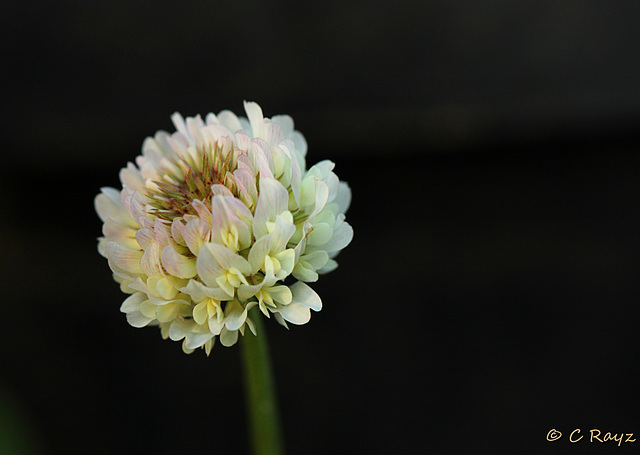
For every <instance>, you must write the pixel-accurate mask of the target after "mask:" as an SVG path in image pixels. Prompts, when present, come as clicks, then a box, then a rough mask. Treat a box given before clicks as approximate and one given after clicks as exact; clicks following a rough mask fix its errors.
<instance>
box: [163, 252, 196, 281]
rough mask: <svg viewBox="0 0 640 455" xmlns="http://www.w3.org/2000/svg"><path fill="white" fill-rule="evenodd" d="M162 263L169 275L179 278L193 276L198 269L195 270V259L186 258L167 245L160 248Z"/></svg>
mask: <svg viewBox="0 0 640 455" xmlns="http://www.w3.org/2000/svg"><path fill="white" fill-rule="evenodd" d="M161 259H162V265H163V266H164V268H165V269H166V270H167V272H169V273H170V274H171V275H174V276H177V277H179V278H193V277H194V276H196V274H197V273H198V271H197V270H196V260H195V259H193V258H188V257H186V256H183V255H181V254H178V252H177V251H176V250H175V249H174V248H173V246H171V245H168V246H166V247H165V248H164V249H163V250H162V255H161Z"/></svg>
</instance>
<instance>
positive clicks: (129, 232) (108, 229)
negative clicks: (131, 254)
mask: <svg viewBox="0 0 640 455" xmlns="http://www.w3.org/2000/svg"><path fill="white" fill-rule="evenodd" d="M102 233H103V234H104V236H105V237H106V238H107V240H108V241H111V242H116V243H119V244H120V245H122V246H125V247H127V248H131V249H139V248H140V245H138V242H137V241H136V230H135V229H133V228H131V227H129V226H123V225H121V224H118V223H116V222H115V221H113V220H111V219H108V220H107V221H105V222H104V225H103V226H102Z"/></svg>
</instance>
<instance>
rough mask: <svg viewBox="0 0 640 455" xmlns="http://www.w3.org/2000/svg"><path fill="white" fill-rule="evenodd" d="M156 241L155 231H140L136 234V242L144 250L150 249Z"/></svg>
mask: <svg viewBox="0 0 640 455" xmlns="http://www.w3.org/2000/svg"><path fill="white" fill-rule="evenodd" d="M155 240H156V239H155V235H154V233H153V229H138V231H137V232H136V241H137V242H138V245H140V248H142V249H143V250H144V249H147V248H149V245H151V244H152V243H154V242H155Z"/></svg>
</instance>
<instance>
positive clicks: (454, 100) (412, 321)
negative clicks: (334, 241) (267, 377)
mask: <svg viewBox="0 0 640 455" xmlns="http://www.w3.org/2000/svg"><path fill="white" fill-rule="evenodd" d="M639 20H640V4H639V3H638V2H633V1H628V2H608V1H604V0H600V1H568V0H555V1H552V0H550V1H540V2H510V1H506V0H503V1H500V0H496V1H490V2H473V1H468V0H456V1H444V0H442V1H430V2H403V1H397V2H390V3H387V2H362V1H355V2H349V3H348V4H347V5H345V4H344V3H343V2H331V1H329V2H322V3H317V4H316V3H300V2H293V1H275V2H266V1H263V2H260V1H258V0H246V1H234V2H225V3H221V2H207V1H199V2H179V3H178V2H153V3H152V2H144V1H140V0H137V1H127V2H125V1H112V2H108V3H107V2H69V1H61V2H46V3H45V2H40V3H38V2H24V3H21V4H20V6H12V7H10V8H8V9H7V10H6V11H5V13H3V15H2V18H1V19H0V21H1V22H0V30H2V31H1V33H2V37H3V52H4V54H5V55H4V56H3V73H4V74H5V76H8V82H5V84H4V90H3V95H2V97H3V105H4V109H3V111H4V114H5V119H4V121H3V126H4V128H5V129H6V132H5V134H4V135H3V139H4V141H3V142H4V143H3V146H2V147H3V158H2V162H3V164H2V167H1V171H0V206H1V207H2V222H1V223H0V233H1V234H2V239H3V251H2V253H1V254H0V272H1V274H0V276H1V277H2V278H1V280H2V293H3V295H2V305H1V307H2V308H3V309H4V311H3V318H2V319H3V323H2V327H3V332H2V335H3V336H2V341H1V343H2V344H1V345H0V349H1V350H0V352H1V353H2V359H1V360H2V367H1V372H0V403H2V406H1V407H0V411H1V415H0V419H2V420H1V421H0V424H1V425H0V428H2V432H1V433H0V441H4V442H1V443H2V444H4V446H2V447H4V449H3V450H6V451H8V453H40V454H53V455H55V454H76V453H77V454H86V453H90V454H113V453H118V452H119V453H154V454H170V453H248V445H247V442H246V436H245V435H246V433H245V412H244V402H243V390H242V376H241V368H240V362H239V349H238V346H235V347H233V348H224V347H222V346H220V345H218V346H216V347H215V348H214V351H213V353H212V355H211V357H209V358H207V357H206V356H205V355H204V353H203V352H201V351H198V352H196V353H194V354H192V355H190V356H187V355H185V354H183V353H182V351H181V348H180V344H179V343H173V342H170V341H163V340H161V338H160V335H159V333H158V331H157V330H156V329H153V328H147V329H143V330H136V329H134V328H132V327H130V326H129V325H128V324H127V323H126V320H125V317H124V315H123V314H121V313H120V312H119V306H120V303H121V302H122V300H123V299H124V297H125V296H124V295H123V294H121V292H120V290H119V288H118V286H117V285H116V284H115V283H113V281H112V279H111V273H110V271H109V269H108V266H107V264H106V261H105V260H104V259H103V258H102V257H100V256H99V255H98V253H97V251H96V237H98V236H99V235H100V229H101V224H100V221H99V219H98V217H97V216H96V215H95V213H94V210H93V198H94V196H95V194H97V193H98V191H99V188H100V187H102V186H113V187H117V188H120V187H119V181H118V171H119V169H120V168H121V167H123V166H124V165H125V164H126V162H127V161H130V160H133V158H134V157H135V156H136V155H137V154H138V153H139V152H140V146H141V144H142V141H143V139H144V137H146V136H150V135H153V134H154V133H155V131H156V130H158V129H166V130H170V129H171V128H172V126H171V123H170V120H169V117H170V115H171V114H172V113H173V112H174V111H179V112H181V113H182V114H183V115H185V116H186V115H195V114H198V113H200V114H206V113H207V112H210V111H213V112H218V111H220V110H223V109H231V110H233V111H235V112H236V113H238V114H240V113H242V101H243V100H245V99H246V100H253V101H257V102H258V103H260V105H261V106H262V108H263V110H264V113H265V115H267V116H272V115H276V114H281V113H286V114H289V115H291V116H292V117H293V118H294V120H295V121H296V127H297V128H298V129H299V130H300V131H301V132H302V133H303V134H304V135H305V137H306V138H307V141H308V143H309V153H308V162H309V164H312V163H315V162H317V161H320V160H322V159H331V160H333V161H334V162H335V163H336V165H337V166H336V172H337V174H338V176H339V177H340V178H341V179H343V180H346V181H348V182H349V183H350V185H351V187H352V190H353V202H352V207H351V208H350V210H349V212H348V213H347V220H348V221H349V222H350V224H352V226H353V227H354V230H355V237H354V240H353V242H352V244H351V245H350V246H349V247H348V248H347V249H346V250H345V251H344V252H343V253H342V254H341V255H340V257H339V262H340V267H339V268H338V270H336V271H335V272H334V273H331V274H329V275H327V276H324V277H322V278H321V279H320V281H319V282H318V283H316V284H315V285H314V289H316V291H317V292H318V293H319V294H320V296H321V297H322V299H323V302H324V308H323V310H322V311H321V312H320V313H317V314H315V313H314V314H313V316H312V320H311V322H310V323H309V324H307V325H305V326H301V327H296V326H294V327H292V328H291V330H289V331H287V330H285V329H284V328H282V327H280V326H279V325H277V324H276V323H275V322H273V321H267V330H268V335H269V339H270V344H271V350H272V356H273V362H274V368H275V373H276V378H277V388H278V394H279V398H280V406H281V411H282V417H283V422H284V431H285V439H286V446H287V449H288V452H289V453H291V454H326V453H376V454H377V453H527V454H529V453H530V454H536V453H546V452H553V453H573V452H575V453H581V454H582V453H609V452H613V451H616V452H620V451H622V452H627V453H628V452H631V451H637V450H640V414H639V411H638V410H639V405H640V396H639V395H638V391H637V389H638V382H639V381H638V380H639V379H640V368H639V365H640V360H639V358H638V353H639V352H640V331H638V326H639V324H640V311H639V308H640V307H639V305H638V303H639V301H640V284H639V283H638V279H637V277H638V275H639V273H640V241H639V238H638V228H637V226H638V222H639V221H640V215H639V214H638V206H639V204H640V180H639V178H638V174H639V172H638V171H639V170H640V154H639V142H640V133H639V132H638V125H640V64H639V57H638V56H639V54H640V52H639V51H640V28H639V27H638V23H639ZM553 428H555V429H558V430H560V431H561V432H562V433H563V437H562V438H561V439H560V440H559V441H556V442H548V441H547V440H546V435H547V432H549V430H551V429H553ZM576 428H580V429H582V434H584V435H586V437H585V438H584V439H583V440H581V441H580V442H579V443H576V444H571V443H570V442H569V441H568V440H567V438H568V434H569V433H570V432H571V431H572V430H573V429H576ZM592 428H596V429H599V430H601V431H602V434H603V435H604V433H606V432H608V431H610V432H613V433H631V432H634V433H636V436H637V438H638V439H637V441H636V442H635V443H627V444H622V446H623V447H620V448H619V447H617V446H615V447H614V444H615V443H608V444H600V443H597V442H594V443H590V442H589V441H588V437H589V433H588V432H589V430H590V429H592ZM625 446H626V447H625ZM12 448H13V449H12ZM11 450H14V452H10V451H11Z"/></svg>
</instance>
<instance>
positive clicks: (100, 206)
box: [94, 187, 136, 227]
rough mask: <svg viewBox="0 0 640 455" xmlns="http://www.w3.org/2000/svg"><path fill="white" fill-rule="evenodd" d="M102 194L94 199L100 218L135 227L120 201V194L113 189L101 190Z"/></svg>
mask: <svg viewBox="0 0 640 455" xmlns="http://www.w3.org/2000/svg"><path fill="white" fill-rule="evenodd" d="M101 191H102V193H100V194H98V195H97V196H96V197H95V199H94V205H95V209H96V212H97V213H98V216H99V217H100V219H101V220H102V221H107V220H108V219H111V220H113V221H115V222H116V223H118V224H121V225H123V226H131V227H135V226H136V224H135V222H134V220H133V218H132V217H131V215H130V214H129V213H127V211H126V210H125V209H124V206H123V205H122V202H121V201H120V192H119V191H117V190H115V189H113V188H108V187H105V188H101Z"/></svg>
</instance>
